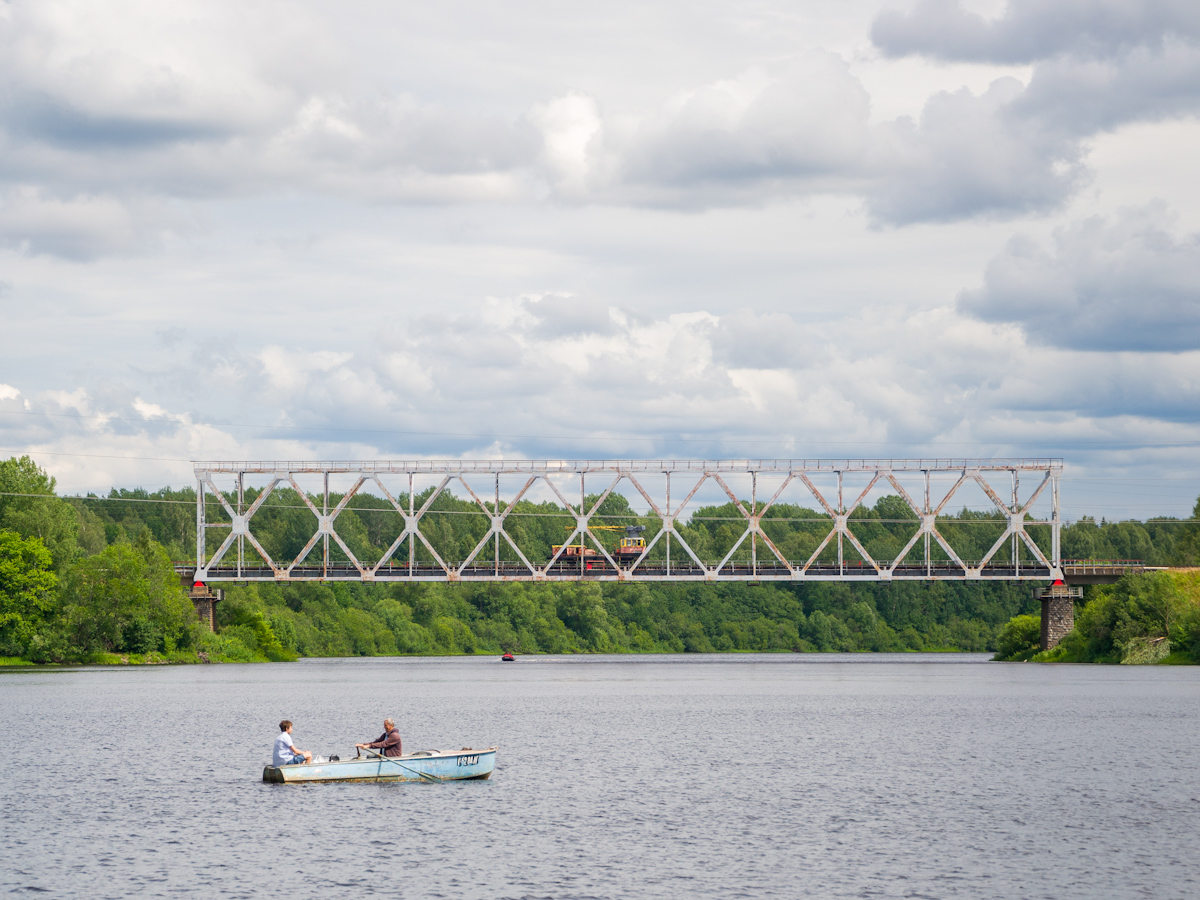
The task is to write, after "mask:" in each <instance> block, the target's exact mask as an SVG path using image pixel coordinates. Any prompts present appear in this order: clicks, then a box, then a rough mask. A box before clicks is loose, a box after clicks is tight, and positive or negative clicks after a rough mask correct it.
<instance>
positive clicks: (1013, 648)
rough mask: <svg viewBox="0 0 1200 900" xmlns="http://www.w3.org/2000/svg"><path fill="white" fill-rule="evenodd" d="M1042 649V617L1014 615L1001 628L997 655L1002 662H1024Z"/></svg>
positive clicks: (996, 657)
mask: <svg viewBox="0 0 1200 900" xmlns="http://www.w3.org/2000/svg"><path fill="white" fill-rule="evenodd" d="M1041 649H1042V617H1041V616H1014V617H1013V618H1011V619H1009V620H1008V624H1006V625H1004V627H1002V628H1001V629H1000V635H999V637H997V638H996V655H995V656H994V657H992V658H993V659H995V660H999V661H1000V662H1023V661H1024V660H1027V659H1032V658H1033V657H1034V656H1035V655H1036V654H1037V653H1038V652H1039V651H1040V650H1041Z"/></svg>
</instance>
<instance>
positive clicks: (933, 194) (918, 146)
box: [867, 78, 1086, 224]
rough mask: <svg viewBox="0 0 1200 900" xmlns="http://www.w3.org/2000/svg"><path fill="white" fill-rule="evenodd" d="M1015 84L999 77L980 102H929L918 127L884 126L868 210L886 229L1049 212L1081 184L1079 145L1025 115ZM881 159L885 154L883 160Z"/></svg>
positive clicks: (951, 98)
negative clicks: (880, 171) (884, 150)
mask: <svg viewBox="0 0 1200 900" xmlns="http://www.w3.org/2000/svg"><path fill="white" fill-rule="evenodd" d="M1022 96H1023V89H1022V86H1021V84H1020V82H1018V81H1016V79H1012V78H1002V79H998V80H997V81H995V82H993V84H992V85H991V87H990V88H989V89H988V90H987V91H986V92H985V93H984V94H983V95H981V96H975V95H973V94H972V93H970V92H969V91H967V90H962V91H959V92H957V93H954V94H948V93H943V94H938V95H935V96H934V97H932V98H930V100H929V102H928V103H927V104H926V106H925V109H924V111H923V112H922V114H921V118H920V121H919V122H916V123H914V122H911V121H909V120H902V121H900V122H897V123H895V124H893V125H890V126H887V127H886V129H885V130H884V134H885V135H886V137H887V140H886V141H881V143H882V144H883V145H884V146H885V147H887V149H888V151H890V152H888V153H887V155H885V156H884V158H883V160H881V161H880V166H881V167H882V168H884V169H885V171H886V174H881V176H880V177H879V178H878V179H877V181H876V183H875V186H874V188H873V189H872V190H870V191H869V192H868V200H867V203H868V207H869V209H870V210H871V212H872V214H873V215H874V216H875V218H876V219H877V220H880V221H882V222H886V223H890V224H907V223H911V222H919V221H954V220H958V219H964V218H969V217H971V216H975V215H981V214H988V215H1012V214H1018V213H1026V212H1042V211H1045V210H1049V209H1053V208H1054V207H1056V206H1058V205H1059V204H1061V203H1062V202H1063V201H1064V200H1066V199H1067V198H1068V197H1069V196H1071V194H1072V193H1074V191H1075V190H1076V188H1077V187H1078V186H1079V185H1080V184H1081V183H1082V182H1083V180H1084V179H1085V177H1086V172H1085V169H1084V167H1083V165H1082V162H1081V155H1082V151H1081V148H1080V145H1079V143H1078V141H1077V140H1076V139H1075V138H1074V137H1073V136H1070V135H1066V134H1064V133H1063V132H1062V131H1061V130H1059V129H1058V128H1057V127H1056V126H1055V125H1054V124H1053V123H1048V122H1046V121H1045V120H1043V119H1041V118H1038V117H1028V116H1023V115H1021V114H1020V113H1019V111H1018V109H1017V108H1016V105H1017V104H1018V103H1019V102H1020V101H1021V99H1022ZM881 155H883V154H881Z"/></svg>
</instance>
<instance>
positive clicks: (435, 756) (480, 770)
mask: <svg viewBox="0 0 1200 900" xmlns="http://www.w3.org/2000/svg"><path fill="white" fill-rule="evenodd" d="M496 749H497V748H496V747H488V748H487V749H485V750H470V749H466V748H464V749H462V750H418V751H417V752H416V753H408V754H406V755H404V756H380V755H379V754H378V753H374V752H373V751H369V750H368V751H367V752H368V754H370V755H369V756H363V757H356V758H354V759H342V760H332V761H325V760H322V761H314V762H312V763H306V764H301V765H298V766H267V767H266V768H265V769H263V781H267V782H272V783H275V784H322V783H326V782H331V781H428V782H441V781H474V780H483V779H486V778H490V777H491V774H492V771H493V770H494V769H495V768H496Z"/></svg>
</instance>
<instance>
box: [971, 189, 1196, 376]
mask: <svg viewBox="0 0 1200 900" xmlns="http://www.w3.org/2000/svg"><path fill="white" fill-rule="evenodd" d="M1172 224H1173V222H1172V216H1171V215H1170V213H1169V211H1168V210H1167V208H1166V206H1165V205H1164V204H1161V203H1156V204H1152V205H1150V206H1148V207H1143V208H1140V209H1130V210H1125V211H1123V212H1122V213H1121V214H1120V215H1118V216H1117V217H1116V218H1115V219H1112V220H1109V219H1104V218H1100V217H1093V218H1089V219H1085V220H1083V221H1080V222H1073V223H1071V224H1069V225H1065V226H1063V227H1061V228H1058V229H1056V230H1055V233H1054V236H1053V240H1052V243H1051V246H1050V247H1046V246H1044V245H1042V244H1040V243H1038V242H1037V241H1034V240H1032V239H1030V238H1029V237H1026V236H1023V235H1018V236H1016V237H1014V238H1013V239H1012V240H1011V241H1009V243H1008V246H1007V247H1006V248H1005V249H1004V251H1003V252H1002V253H1001V254H1000V255H999V256H997V257H996V258H995V259H993V260H992V261H991V262H990V263H989V264H988V267H987V270H986V271H985V273H984V279H983V286H982V287H980V288H977V289H971V290H965V291H963V292H962V294H961V295H960V296H959V300H958V303H959V308H960V309H962V310H963V311H964V312H966V313H968V314H970V315H974V316H978V317H979V318H981V319H983V320H985V321H989V322H1011V323H1014V324H1017V325H1020V326H1021V327H1022V328H1023V329H1024V330H1025V332H1026V333H1027V334H1028V336H1029V340H1030V341H1031V342H1032V343H1035V344H1043V345H1047V344H1048V345H1052V346H1059V347H1070V348H1074V349H1080V350H1100V351H1121V350H1133V351H1151V352H1153V351H1159V352H1161V351H1181V350H1198V349H1200V235H1187V236H1184V237H1182V238H1180V237H1176V236H1175V235H1174V234H1173V230H1174V229H1173V228H1172Z"/></svg>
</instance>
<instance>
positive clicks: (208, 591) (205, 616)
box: [175, 566, 225, 631]
mask: <svg viewBox="0 0 1200 900" xmlns="http://www.w3.org/2000/svg"><path fill="white" fill-rule="evenodd" d="M175 571H176V574H178V575H179V583H180V584H181V585H183V589H184V590H185V591H187V595H188V599H189V600H191V601H192V606H193V607H195V609H196V617H197V618H198V619H199V620H200V622H201V623H202V624H204V625H207V626H208V630H209V631H216V630H217V604H218V603H220V602H221V601H222V600H224V599H225V592H224V591H223V590H221V589H219V588H218V589H217V590H213V589H212V588H210V587H209V586H208V585H206V584H201V583H200V582H198V581H195V580H194V579H195V575H194V573H193V571H192V568H190V567H189V568H187V570H186V571H181V570H180V567H178V566H177V567H176V570H175Z"/></svg>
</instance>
